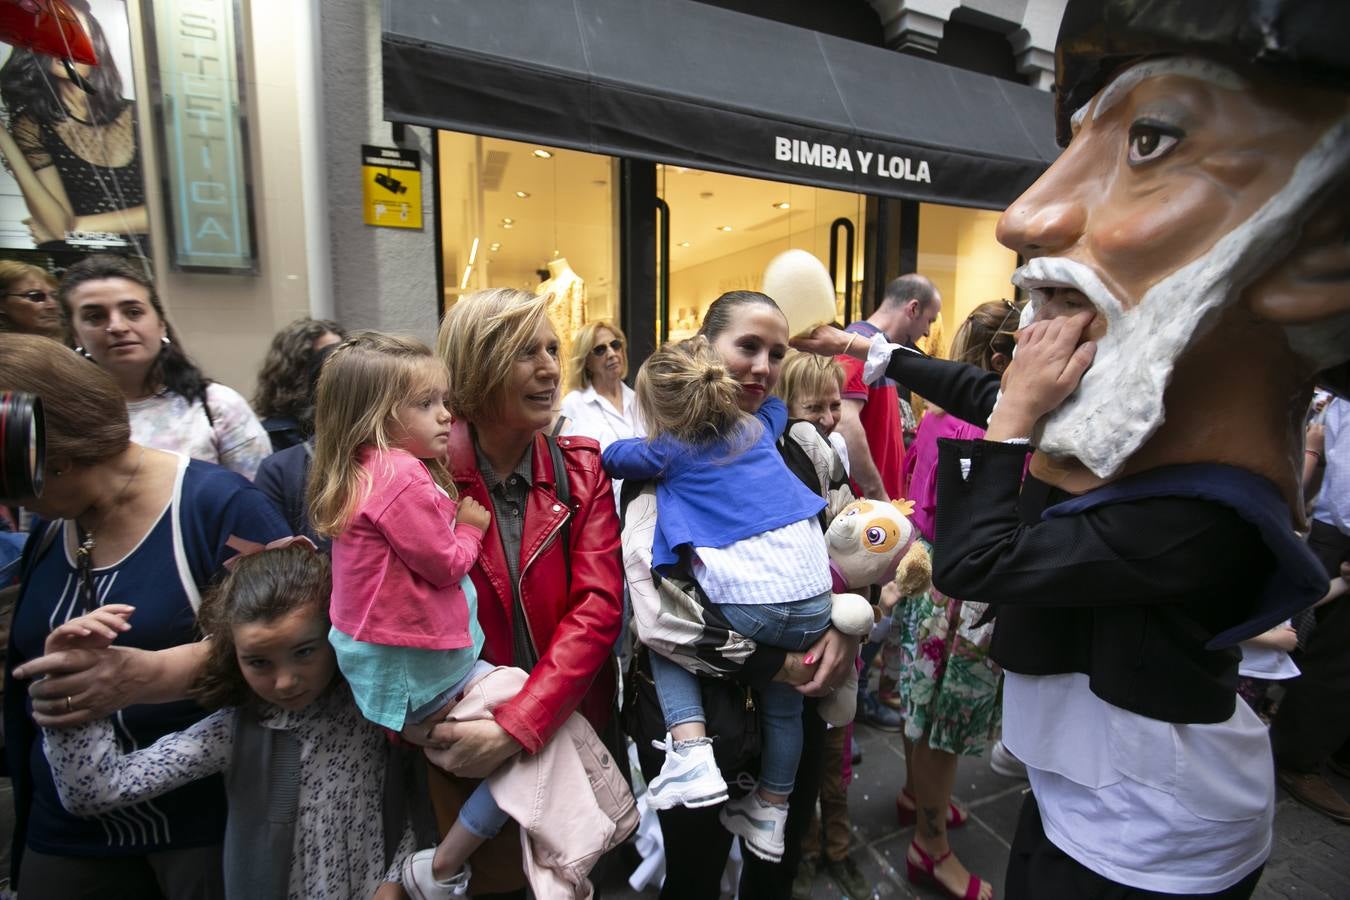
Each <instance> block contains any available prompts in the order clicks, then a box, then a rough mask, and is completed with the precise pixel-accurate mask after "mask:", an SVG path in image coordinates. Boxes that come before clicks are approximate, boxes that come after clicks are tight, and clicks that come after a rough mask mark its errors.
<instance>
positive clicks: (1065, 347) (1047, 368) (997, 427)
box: [985, 312, 1097, 441]
mask: <svg viewBox="0 0 1350 900" xmlns="http://www.w3.org/2000/svg"><path fill="white" fill-rule="evenodd" d="M1093 315H1094V314H1093V313H1092V312H1081V313H1078V314H1077V315H1073V316H1061V317H1059V318H1055V319H1050V320H1048V321H1042V322H1034V323H1032V324H1031V325H1029V326H1027V327H1026V328H1023V329H1022V330H1021V331H1019V332H1018V333H1017V354H1016V355H1015V356H1013V361H1012V363H1011V364H1010V365H1009V366H1008V369H1007V371H1006V372H1004V373H1003V394H1002V396H1000V397H999V400H998V403H997V404H996V405H995V406H994V412H993V415H991V416H990V417H989V430H988V431H987V432H986V433H985V439H986V440H989V441H1006V440H1008V439H1010V438H1027V437H1030V436H1031V431H1032V429H1033V428H1034V427H1035V425H1036V423H1037V422H1038V421H1040V419H1041V418H1042V417H1044V416H1045V415H1046V414H1047V413H1049V412H1051V411H1053V410H1055V409H1057V408H1058V407H1059V405H1060V404H1061V403H1063V402H1064V401H1065V400H1067V399H1068V397H1069V395H1070V394H1072V393H1073V392H1074V390H1075V389H1077V387H1078V382H1079V381H1081V380H1082V378H1083V373H1084V372H1086V371H1087V370H1088V366H1090V365H1092V359H1093V357H1094V356H1095V355H1096V352H1097V345H1096V344H1095V343H1093V342H1092V341H1087V342H1084V343H1081V344H1080V343H1079V341H1080V339H1081V338H1082V335H1083V332H1084V331H1085V330H1086V329H1087V327H1088V325H1089V324H1091V322H1092V318H1093Z"/></svg>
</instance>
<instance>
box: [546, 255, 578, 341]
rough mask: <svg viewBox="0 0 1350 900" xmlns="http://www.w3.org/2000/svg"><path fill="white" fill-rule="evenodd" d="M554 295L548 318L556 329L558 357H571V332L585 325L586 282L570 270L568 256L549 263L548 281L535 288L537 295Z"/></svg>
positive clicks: (549, 306)
mask: <svg viewBox="0 0 1350 900" xmlns="http://www.w3.org/2000/svg"><path fill="white" fill-rule="evenodd" d="M550 292H551V293H552V294H553V299H552V300H551V301H550V302H549V305H548V318H549V321H550V322H552V323H553V330H554V331H556V332H558V358H559V359H569V358H570V357H571V348H572V335H574V334H576V330H577V329H578V328H580V327H581V326H582V325H584V324H586V282H585V281H582V279H581V276H580V275H578V274H577V273H576V272H573V271H572V266H571V265H570V264H569V263H568V262H567V258H566V257H564V256H560V257H558V258H557V259H554V260H550V261H549V264H548V280H547V281H545V282H543V283H542V284H540V285H539V287H537V288H536V289H535V293H536V294H540V295H542V294H547V293H550Z"/></svg>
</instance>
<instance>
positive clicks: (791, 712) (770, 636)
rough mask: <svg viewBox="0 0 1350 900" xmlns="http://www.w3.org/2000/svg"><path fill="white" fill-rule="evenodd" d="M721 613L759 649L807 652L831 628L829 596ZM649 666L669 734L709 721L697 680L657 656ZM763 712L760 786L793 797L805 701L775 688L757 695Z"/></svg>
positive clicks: (728, 606) (731, 607)
mask: <svg viewBox="0 0 1350 900" xmlns="http://www.w3.org/2000/svg"><path fill="white" fill-rule="evenodd" d="M717 611H718V612H719V613H720V614H721V616H722V618H724V619H726V621H727V624H728V625H730V626H731V627H732V629H734V630H735V631H737V632H738V633H740V634H743V635H745V636H746V637H748V638H752V639H753V640H755V641H756V642H757V643H760V644H764V645H766V646H769V647H780V648H782V649H784V650H805V649H806V648H807V647H809V646H811V645H812V644H814V643H815V642H816V640H817V639H819V637H820V636H821V635H822V634H824V633H825V631H826V630H827V629H828V628H829V627H830V594H829V592H828V591H827V592H826V593H824V594H820V595H819V596H816V597H811V598H808V599H806V600H798V601H796V602H794V603H756V604H747V605H739V604H734V603H719V604H718V606H717ZM651 661H652V680H653V681H655V682H656V695H657V696H658V697H659V698H660V700H661V712H662V713H663V714H664V715H665V718H666V728H674V727H675V726H676V725H681V724H684V723H687V722H704V721H706V719H705V717H704V715H703V697H702V695H701V694H700V693H699V687H698V676H697V675H694V674H693V673H692V672H687V671H685V670H684V669H682V668H680V667H679V665H677V664H675V663H673V662H671V661H670V660H668V659H666V658H665V657H664V656H661V655H660V654H659V653H653V654H651ZM759 710H760V728H761V732H762V740H761V744H762V746H763V753H762V754H761V758H760V771H759V786H760V787H761V788H763V789H764V790H766V791H773V792H774V793H778V794H790V793H792V786H793V783H794V782H795V781H796V779H797V759H798V757H800V756H801V755H802V695H801V694H799V693H798V692H797V689H796V688H794V687H793V686H792V685H790V684H784V683H782V682H777V681H775V682H771V683H770V684H769V685H768V686H766V687H765V688H763V689H762V690H760V692H759ZM710 736H712V735H710Z"/></svg>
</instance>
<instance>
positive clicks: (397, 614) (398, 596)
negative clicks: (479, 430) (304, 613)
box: [330, 447, 483, 650]
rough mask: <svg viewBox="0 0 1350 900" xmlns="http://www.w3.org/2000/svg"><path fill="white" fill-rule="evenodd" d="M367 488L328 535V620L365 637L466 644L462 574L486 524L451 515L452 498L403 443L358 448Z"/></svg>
mask: <svg viewBox="0 0 1350 900" xmlns="http://www.w3.org/2000/svg"><path fill="white" fill-rule="evenodd" d="M361 465H362V467H363V468H364V469H365V470H366V473H367V474H368V475H369V476H370V493H369V494H368V495H367V496H366V498H365V500H364V501H363V502H362V503H361V506H360V508H359V509H358V511H357V513H356V515H355V516H354V517H352V520H351V523H350V524H349V525H348V526H347V529H346V530H345V531H343V532H342V534H340V535H338V537H337V539H336V540H334V541H333V601H332V608H331V610H330V615H331V616H332V622H333V625H334V627H336V628H337V629H338V630H339V631H341V632H342V633H343V634H346V635H348V636H349V637H353V638H355V639H356V640H358V641H365V642H366V643H369V644H382V645H385V646H395V647H420V648H422V649H426V650H458V649H461V648H464V647H468V646H471V645H472V643H473V641H472V640H471V639H470V637H469V604H468V601H467V600H466V599H465V597H464V591H463V589H462V588H460V586H459V581H460V579H461V578H463V577H464V576H465V575H466V574H467V573H468V571H469V569H470V568H471V567H472V566H473V564H474V561H475V560H477V559H478V550H479V547H480V546H481V545H482V542H483V532H482V531H480V530H479V529H477V528H474V527H472V526H470V525H457V524H456V523H455V501H453V500H451V499H450V498H449V497H448V496H446V494H445V492H444V491H442V490H441V489H440V487H438V486H437V484H436V482H435V481H433V480H432V478H431V473H430V472H428V471H427V467H426V466H425V465H423V464H422V461H421V460H420V459H418V458H416V457H415V456H413V455H412V454H410V453H407V452H405V451H403V450H390V451H388V452H385V453H381V452H379V451H378V450H376V449H374V448H373V447H367V448H365V450H363V451H362V457H361Z"/></svg>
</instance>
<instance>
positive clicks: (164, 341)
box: [159, 334, 173, 347]
mask: <svg viewBox="0 0 1350 900" xmlns="http://www.w3.org/2000/svg"><path fill="white" fill-rule="evenodd" d="M159 342H160V343H161V344H164V345H165V346H166V347H167V346H168V345H169V344H172V343H173V341H171V340H169V336H168V335H167V334H166V335H164V336H163V337H161V338H160V339H159Z"/></svg>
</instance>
